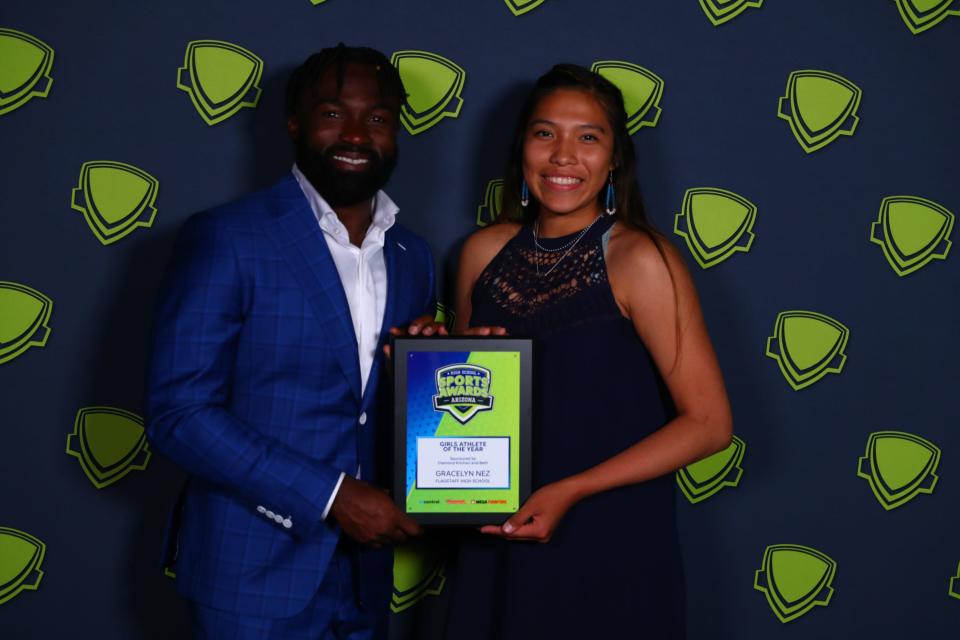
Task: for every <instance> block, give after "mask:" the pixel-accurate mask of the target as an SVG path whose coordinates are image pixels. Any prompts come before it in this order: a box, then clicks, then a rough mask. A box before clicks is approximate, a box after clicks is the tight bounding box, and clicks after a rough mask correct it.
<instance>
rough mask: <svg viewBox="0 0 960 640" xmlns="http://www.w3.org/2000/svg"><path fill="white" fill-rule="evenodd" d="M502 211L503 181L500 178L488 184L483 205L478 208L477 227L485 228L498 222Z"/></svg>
mask: <svg viewBox="0 0 960 640" xmlns="http://www.w3.org/2000/svg"><path fill="white" fill-rule="evenodd" d="M502 209H503V180H501V179H499V178H498V179H496V180H491V181H490V182H488V183H487V190H486V191H485V192H484V194H483V204H481V205H480V206H479V207H477V226H478V227H485V226H487V225H490V224H493V223H494V222H496V221H497V218H499V217H500V212H501V211H502Z"/></svg>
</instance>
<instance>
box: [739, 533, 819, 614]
mask: <svg viewBox="0 0 960 640" xmlns="http://www.w3.org/2000/svg"><path fill="white" fill-rule="evenodd" d="M836 574H837V563H836V562H834V561H833V560H832V559H831V558H830V557H829V556H827V555H826V554H824V553H822V552H821V551H817V550H816V549H813V548H811V547H804V546H802V545H798V544H775V545H771V546H769V547H767V548H766V550H765V551H764V552H763V562H762V564H761V566H760V570H759V571H757V573H756V576H755V577H754V581H753V588H754V589H756V590H757V591H762V592H763V595H764V596H766V599H767V604H769V605H770V609H771V610H772V611H773V613H774V614H776V616H777V618H779V619H780V622H790V621H791V620H796V619H797V618H799V617H800V616H802V615H804V614H805V613H808V612H809V611H810V610H811V609H813V608H814V607H816V606H821V607H825V606H827V605H828V604H830V598H831V597H833V587H831V586H830V584H831V583H832V582H833V578H834V576H836Z"/></svg>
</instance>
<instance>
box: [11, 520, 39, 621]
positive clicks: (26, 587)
mask: <svg viewBox="0 0 960 640" xmlns="http://www.w3.org/2000/svg"><path fill="white" fill-rule="evenodd" d="M46 552H47V546H46V545H45V544H43V543H42V542H41V541H40V540H38V539H37V538H35V537H33V536H32V535H30V534H29V533H25V532H23V531H18V530H17V529H11V528H10V527H0V604H3V603H4V602H7V601H8V600H11V599H12V598H15V597H16V596H17V595H19V594H20V592H21V591H35V590H36V588H37V587H38V586H40V580H41V579H42V578H43V571H41V570H40V565H41V564H43V556H44V554H45V553H46Z"/></svg>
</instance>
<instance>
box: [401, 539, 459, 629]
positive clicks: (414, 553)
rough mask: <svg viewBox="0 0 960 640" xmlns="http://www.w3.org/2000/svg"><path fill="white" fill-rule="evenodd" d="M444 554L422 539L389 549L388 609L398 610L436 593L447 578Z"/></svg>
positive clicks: (440, 590) (402, 609)
mask: <svg viewBox="0 0 960 640" xmlns="http://www.w3.org/2000/svg"><path fill="white" fill-rule="evenodd" d="M445 571H446V561H445V559H444V553H443V552H442V551H440V550H438V549H437V548H435V547H430V546H428V545H426V544H424V543H422V542H418V543H409V544H403V545H397V546H395V547H394V548H393V596H392V597H391V598H390V609H391V610H392V611H393V612H394V613H400V612H401V611H405V610H407V609H409V608H410V607H412V606H413V605H415V604H417V603H418V602H420V601H421V600H423V599H424V598H426V597H427V596H436V595H440V592H442V591H443V585H444V583H445V582H446V581H447V577H446V575H445Z"/></svg>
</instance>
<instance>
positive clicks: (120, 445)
mask: <svg viewBox="0 0 960 640" xmlns="http://www.w3.org/2000/svg"><path fill="white" fill-rule="evenodd" d="M67 455H70V456H73V457H74V458H76V459H77V460H79V461H80V467H81V468H82V469H83V472H84V473H85V474H86V476H87V478H88V479H89V480H90V482H92V483H93V486H95V487H96V488H97V489H103V488H104V487H108V486H110V485H111V484H114V483H115V482H117V481H119V480H120V479H121V478H123V477H124V476H126V475H127V474H128V473H130V472H131V471H143V470H145V469H146V468H147V464H148V463H149V462H150V447H149V445H148V444H147V435H146V432H145V431H144V429H143V419H142V418H141V417H140V416H138V415H136V414H134V413H130V412H129V411H124V410H123V409H117V408H114V407H86V408H83V409H80V410H79V411H78V412H77V418H76V420H75V422H74V425H73V433H71V434H70V435H69V436H67Z"/></svg>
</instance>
